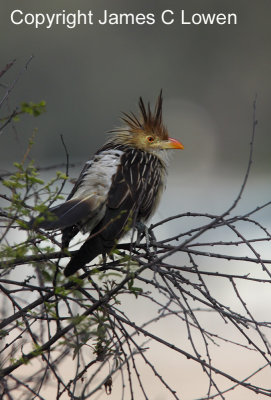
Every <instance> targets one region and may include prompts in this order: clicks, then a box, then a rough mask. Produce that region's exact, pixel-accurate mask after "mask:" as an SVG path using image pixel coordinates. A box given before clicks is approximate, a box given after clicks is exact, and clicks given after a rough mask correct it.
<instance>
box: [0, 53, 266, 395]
mask: <svg viewBox="0 0 271 400" xmlns="http://www.w3.org/2000/svg"><path fill="white" fill-rule="evenodd" d="M30 61H31V60H29V62H30ZM8 68H9V67H8V66H7V67H6V70H7V69H8ZM3 71H4V72H5V70H3ZM0 74H1V73H0ZM17 79H18V78H17ZM13 87H14V84H12V85H11V86H10V87H9V92H8V94H7V97H8V95H9V93H10V91H11V89H12V88H13ZM7 97H6V98H7ZM4 100H5V99H4ZM4 100H3V99H2V103H3V101H4ZM256 126H257V120H256V98H255V101H254V104H253V121H252V134H251V142H250V154H249V159H248V165H247V169H246V172H245V176H244V180H243V182H242V184H241V187H240V191H239V193H238V194H237V196H236V198H235V199H234V200H233V201H232V203H231V204H230V206H229V207H228V208H227V209H226V211H225V212H223V213H222V214H220V215H215V214H208V213H195V212H185V213H182V214H178V215H175V216H171V217H169V218H167V219H164V220H163V221H160V222H159V223H157V224H154V225H151V226H150V228H149V232H148V236H149V238H148V245H146V243H145V240H144V239H143V238H142V239H141V241H140V242H139V243H138V242H132V243H131V242H127V243H122V244H119V245H118V246H117V248H116V251H115V253H114V254H113V256H112V257H111V258H109V257H108V259H107V261H106V263H104V262H103V261H102V260H99V259H98V260H96V264H92V265H91V267H90V268H88V267H85V270H84V273H82V274H81V275H80V274H78V275H77V276H75V277H72V278H70V279H69V280H67V279H66V278H64V275H63V273H62V270H63V268H64V266H65V263H66V259H67V257H69V256H70V255H71V254H72V253H73V252H74V251H75V250H74V249H71V250H70V252H69V253H67V252H63V251H61V248H60V238H59V235H60V232H55V233H46V232H43V231H41V230H39V231H37V232H36V233H35V234H33V232H31V231H29V230H28V229H27V225H24V223H25V221H26V220H28V218H29V216H30V214H31V213H32V212H33V210H36V211H39V208H36V207H37V206H39V207H40V204H41V201H42V202H44V203H45V204H47V205H49V204H52V203H53V202H54V201H55V200H56V199H57V198H58V196H59V195H60V194H61V193H62V191H63V187H64V184H65V181H66V179H67V175H68V173H69V168H70V167H71V164H70V163H69V154H68V151H67V148H66V145H65V142H64V140H63V138H62V144H63V147H64V152H65V156H66V163H65V167H66V171H65V178H63V179H62V178H61V177H60V186H59V187H55V185H56V184H57V183H58V182H59V180H52V185H51V186H50V189H49V186H48V185H47V186H46V184H45V185H43V186H42V187H41V188H39V187H38V188H37V187H36V186H35V184H33V182H32V181H31V179H32V180H33V181H35V179H37V178H36V175H35V173H36V172H37V169H36V170H35V171H34V173H32V175H31V174H30V173H31V171H32V170H31V167H29V169H28V170H26V172H25V170H24V169H21V170H20V173H21V175H22V176H23V177H24V178H25V179H26V184H25V186H24V194H23V195H22V196H21V197H20V198H18V196H17V195H18V191H17V192H16V188H15V189H14V190H13V191H11V193H9V194H8V192H7V191H6V192H5V193H3V194H1V200H2V202H3V204H4V206H3V207H2V208H1V210H0V220H1V225H2V228H3V233H2V235H1V243H2V260H1V264H0V296H1V322H0V335H1V336H0V337H1V348H0V363H1V364H0V366H1V370H0V376H1V380H0V396H1V398H3V399H5V400H6V399H11V398H15V397H16V398H19V397H22V398H30V396H31V398H32V397H35V398H37V399H46V398H48V395H46V391H47V390H48V389H49V388H50V390H51V391H53V392H54V395H52V396H53V397H54V398H58V399H60V398H65V396H68V397H69V398H72V399H81V400H82V399H88V398H97V395H98V393H99V392H100V393H102V394H103V393H104V392H106V393H107V394H108V395H109V394H110V393H113V394H114V393H117V396H118V398H122V399H125V398H127V397H129V398H131V399H138V398H144V399H151V398H153V395H152V391H153V388H154V387H155V386H156V385H160V387H161V388H162V389H163V390H164V392H165V393H167V394H166V396H167V398H173V399H181V398H183V394H182V387H183V386H184V382H185V378H184V379H183V381H182V375H183V373H182V374H180V372H178V371H177V372H176V378H175V379H171V377H170V375H168V374H167V373H165V372H164V368H163V361H161V360H162V359H161V358H160V359H159V357H158V361H154V360H155V358H154V357H152V356H151V354H152V349H153V348H156V349H157V348H158V347H159V352H163V360H164V358H166V357H167V355H168V354H169V357H172V356H173V355H174V356H175V357H176V358H177V359H178V363H179V364H178V365H181V368H182V371H185V369H186V368H189V367H190V368H191V365H193V367H194V368H195V371H197V374H199V368H200V369H201V373H202V375H203V376H205V384H204V383H202V387H201V393H202V394H201V395H200V396H201V397H200V399H201V400H203V399H204V400H207V399H225V395H227V394H228V393H229V392H231V391H238V390H239V391H241V390H243V391H242V392H240V393H242V394H244V393H245V395H244V396H246V393H247V392H248V391H249V392H250V393H255V395H256V394H260V395H261V396H265V397H271V390H270V388H269V386H270V385H264V384H263V381H262V380H261V373H262V372H263V371H267V370H270V361H271V354H270V343H269V338H270V329H271V320H269V319H268V317H267V316H266V315H265V314H263V313H262V314H261V315H260V316H259V315H257V312H255V310H254V308H255V306H254V304H253V301H252V299H253V297H249V296H248V294H247V292H248V291H251V292H255V294H256V293H257V295H256V296H254V298H255V297H257V296H258V297H259V293H260V292H259V287H260V288H263V289H264V290H266V288H267V290H268V291H269V292H270V283H271V279H270V267H269V265H270V263H271V259H270V258H268V256H263V254H262V249H263V246H264V248H265V249H266V248H270V242H271V233H270V231H269V229H268V227H266V226H264V225H263V224H262V222H260V220H259V218H258V215H259V213H260V212H263V211H265V210H268V209H269V210H270V205H271V202H270V201H266V202H265V203H263V204H262V205H258V206H257V207H254V208H253V209H252V210H250V211H246V212H244V213H243V214H238V215H237V214H236V215H234V211H235V210H236V206H237V205H238V204H239V203H240V200H241V198H242V196H243V195H244V190H245V187H246V185H247V181H248V177H249V174H250V170H251V165H252V161H253V148H254V137H255V130H256ZM28 152H29V149H28ZM49 168H50V167H48V169H49ZM29 171H30V172H29ZM32 172H33V171H32ZM12 176H15V177H16V176H17V175H16V172H14V173H13V174H12ZM18 176H20V175H18ZM8 177H9V175H7V174H5V175H2V176H1V179H0V180H1V182H2V183H3V185H5V184H6V187H8V185H7V183H5V182H6V180H5V178H8ZM30 178H31V179H30ZM34 178H35V179H34ZM14 179H15V178H14ZM61 179H62V180H61ZM11 182H14V181H11ZM31 182H32V183H31ZM52 188H53V189H52ZM48 193H49V195H48ZM46 196H47V197H46ZM44 198H45V200H44ZM46 202H47V203H46ZM173 220H175V221H179V222H180V223H179V226H180V227H184V226H185V227H186V228H185V229H186V230H184V228H183V229H182V230H181V229H180V230H179V231H178V232H175V233H174V235H173V234H172V236H171V237H168V238H166V239H163V240H161V239H159V230H160V229H161V228H162V227H163V226H167V225H168V224H169V223H170V222H171V221H173ZM203 220H204V221H205V222H204V223H203V222H202V221H203ZM184 221H186V223H183V222H184ZM187 221H188V223H187ZM189 221H193V224H191V226H190V225H189ZM195 222H196V223H195ZM18 226H20V227H21V231H20V240H19V242H18V240H17V241H15V240H14V238H13V234H14V232H17V231H18ZM244 227H248V228H249V229H248V230H246V229H244ZM247 232H250V234H248V233H247ZM251 232H252V233H253V234H251ZM236 250H238V252H236ZM266 254H270V251H269V252H267V253H266ZM223 286H225V287H227V293H230V294H229V295H228V294H226V295H224V294H223V291H222V290H221V291H220V290H218V288H221V287H223ZM263 289H260V290H262V291H264V290H263ZM229 297H231V298H229ZM130 299H132V303H133V307H131V306H129V307H128V306H126V303H127V302H128V303H129V304H131V300H130ZM269 300H270V299H269ZM142 321H143V322H142ZM224 348H225V353H223V357H221V351H222V350H223V349H224ZM228 351H229V352H231V354H232V355H231V357H234V354H238V359H239V361H240V360H241V361H242V365H243V368H242V369H241V371H239V372H236V370H235V369H234V362H235V361H233V362H232V368H229V367H228V365H227V362H226V361H227V357H226V356H225V354H226V353H227V352H228ZM158 355H159V354H158ZM246 358H247V359H249V360H252V362H250V363H249V362H248V363H247V362H246ZM223 361H225V362H223ZM247 364H248V367H249V368H245V366H246V367H247ZM67 365H69V367H68V368H67ZM179 368H180V367H179ZM149 372H151V374H152V375H151V376H152V378H151V379H150V375H149ZM174 373H175V367H174V368H173V369H172V371H170V374H172V376H175V375H174ZM269 373H270V371H269ZM145 374H146V376H148V378H147V379H146V378H145ZM195 376H196V372H195ZM197 376H198V375H197ZM150 381H151V382H150ZM180 381H181V383H180ZM172 382H173V384H172ZM191 393H192V390H191ZM193 393H194V392H193ZM238 393H239V392H238ZM52 396H51V395H50V397H52ZM95 396H96V397H95ZM192 396H193V398H195V396H196V394H195V396H194V394H193V395H192V394H191V396H190V398H192ZM244 396H243V397H244ZM241 397H242V395H241V396H240V398H241ZM186 398H188V397H187V396H186Z"/></svg>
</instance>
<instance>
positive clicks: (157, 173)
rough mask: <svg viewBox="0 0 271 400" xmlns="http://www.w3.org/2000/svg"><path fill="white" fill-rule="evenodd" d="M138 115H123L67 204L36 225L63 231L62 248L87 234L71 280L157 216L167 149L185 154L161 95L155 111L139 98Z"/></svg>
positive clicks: (69, 266)
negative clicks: (166, 120) (172, 133)
mask: <svg viewBox="0 0 271 400" xmlns="http://www.w3.org/2000/svg"><path fill="white" fill-rule="evenodd" d="M138 105H139V112H138V113H137V114H135V113H133V112H130V113H125V112H124V113H122V117H121V120H122V123H124V125H123V126H122V127H120V128H117V129H114V130H112V131H110V132H109V139H108V140H107V141H106V143H105V144H104V145H103V146H102V147H101V148H100V149H99V150H98V151H97V152H96V153H95V154H94V156H93V157H92V158H91V160H90V161H87V162H86V164H85V166H84V168H83V169H82V172H81V173H80V175H79V178H78V180H77V181H76V182H75V184H74V187H73V189H72V191H71V193H70V194H69V195H68V197H67V199H66V201H65V202H63V203H62V204H60V205H57V206H55V207H51V208H49V209H48V212H46V213H43V214H41V215H39V217H38V218H36V219H35V221H37V222H36V223H35V222H34V223H33V222H32V224H31V225H32V226H35V227H38V228H42V229H44V230H48V231H50V230H61V231H62V248H63V249H67V248H68V246H69V243H70V241H71V240H72V238H73V237H74V236H75V235H77V233H79V231H81V232H82V233H89V236H88V238H87V239H86V241H85V242H84V243H83V245H82V246H81V247H80V248H79V249H78V250H77V251H76V252H75V254H73V255H72V256H71V258H70V260H69V262H68V264H67V266H66V268H65V270H64V275H65V276H67V277H68V276H70V275H72V274H74V273H75V272H76V271H78V270H79V269H80V268H83V267H84V266H85V265H86V264H88V263H90V262H91V261H92V260H93V259H95V258H96V257H97V256H98V255H103V257H104V258H105V257H106V255H108V254H110V252H111V251H112V249H114V248H115V246H116V244H117V242H118V241H119V240H120V239H121V238H122V237H123V236H124V235H125V234H126V233H127V231H129V230H131V229H132V227H134V226H136V224H144V225H145V223H146V222H147V221H148V220H149V219H150V217H151V216H152V215H153V214H154V212H155V210H156V209H157V206H158V204H159V201H160V199H161V194H162V192H163V191H164V189H165V184H166V177H167V170H168V161H169V157H168V150H171V149H183V148H184V146H183V144H182V143H181V142H179V141H178V140H177V139H173V138H171V137H169V134H168V130H167V128H166V126H165V124H164V122H163V119H162V106H163V96H162V90H161V92H160V94H159V96H158V99H157V101H156V104H155V107H154V109H153V110H152V109H151V107H150V102H148V103H147V104H145V103H144V101H143V99H142V97H140V98H139V103H138Z"/></svg>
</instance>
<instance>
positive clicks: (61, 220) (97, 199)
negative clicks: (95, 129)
mask: <svg viewBox="0 0 271 400" xmlns="http://www.w3.org/2000/svg"><path fill="white" fill-rule="evenodd" d="M122 154H123V152H122V151H118V150H115V149H107V150H106V151H99V152H97V153H96V154H95V155H94V157H93V159H92V160H90V161H88V162H87V163H86V164H85V167H84V168H83V170H82V172H81V174H80V176H79V178H78V180H77V182H76V184H75V185H74V187H73V189H72V191H71V193H70V195H69V196H68V198H67V201H66V202H65V203H62V204H60V205H58V206H56V207H52V208H50V209H49V210H48V211H47V212H45V213H42V214H41V215H39V216H38V218H37V220H36V222H35V221H34V223H33V222H32V223H30V225H32V226H38V227H40V228H43V229H46V230H52V229H61V230H63V229H65V228H68V227H73V226H74V225H77V226H78V227H79V228H83V230H85V231H92V229H93V228H94V227H95V226H96V225H97V224H98V223H99V222H100V220H101V219H102V218H103V216H104V214H105V208H106V207H105V204H106V201H107V198H108V192H109V190H110V187H111V184H112V177H113V175H114V174H115V172H116V171H117V169H118V166H119V164H120V157H121V155H122Z"/></svg>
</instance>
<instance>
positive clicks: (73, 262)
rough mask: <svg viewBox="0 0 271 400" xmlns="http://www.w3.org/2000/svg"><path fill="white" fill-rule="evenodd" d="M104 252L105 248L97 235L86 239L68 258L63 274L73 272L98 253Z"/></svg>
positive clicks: (66, 274)
mask: <svg viewBox="0 0 271 400" xmlns="http://www.w3.org/2000/svg"><path fill="white" fill-rule="evenodd" d="M105 252H106V251H105V248H104V246H103V243H102V240H101V238H100V237H99V236H95V237H93V238H91V239H88V240H87V241H86V242H85V243H84V244H83V245H82V246H81V247H80V249H79V250H78V251H77V252H76V253H75V255H74V256H72V258H71V259H70V262H69V263H68V265H67V266H66V268H65V271H64V274H65V276H70V275H72V274H74V273H75V272H76V271H78V269H80V268H82V267H84V266H85V265H86V264H87V263H88V262H90V261H92V260H93V259H94V258H95V257H97V256H98V255H99V254H104V253H105Z"/></svg>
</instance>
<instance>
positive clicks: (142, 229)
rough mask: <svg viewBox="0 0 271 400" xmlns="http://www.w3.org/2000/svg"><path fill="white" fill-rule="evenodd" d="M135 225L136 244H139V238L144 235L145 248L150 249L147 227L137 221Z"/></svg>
mask: <svg viewBox="0 0 271 400" xmlns="http://www.w3.org/2000/svg"><path fill="white" fill-rule="evenodd" d="M135 227H136V229H137V240H136V245H138V244H139V242H140V240H141V239H142V237H143V235H142V234H144V235H145V238H146V246H147V250H148V251H149V250H150V234H149V229H148V227H147V225H145V224H144V223H143V222H141V221H138V222H136V224H135Z"/></svg>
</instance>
